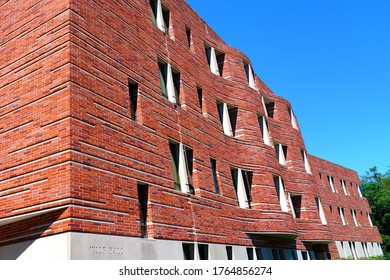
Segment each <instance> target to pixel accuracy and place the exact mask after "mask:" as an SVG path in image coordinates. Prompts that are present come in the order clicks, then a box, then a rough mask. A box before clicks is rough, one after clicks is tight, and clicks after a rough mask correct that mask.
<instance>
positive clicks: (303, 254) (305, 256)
mask: <svg viewBox="0 0 390 280" xmlns="http://www.w3.org/2000/svg"><path fill="white" fill-rule="evenodd" d="M302 259H303V260H305V261H307V260H310V256H309V253H308V252H307V251H302Z"/></svg>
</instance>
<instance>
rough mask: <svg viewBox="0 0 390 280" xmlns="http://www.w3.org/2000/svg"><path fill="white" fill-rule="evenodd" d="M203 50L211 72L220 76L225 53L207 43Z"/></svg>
mask: <svg viewBox="0 0 390 280" xmlns="http://www.w3.org/2000/svg"><path fill="white" fill-rule="evenodd" d="M205 51H206V56H207V62H208V64H209V67H210V71H211V73H213V74H215V75H218V76H221V77H222V74H223V65H224V62H225V54H224V53H222V52H220V51H217V50H215V49H214V48H213V47H209V46H207V45H205Z"/></svg>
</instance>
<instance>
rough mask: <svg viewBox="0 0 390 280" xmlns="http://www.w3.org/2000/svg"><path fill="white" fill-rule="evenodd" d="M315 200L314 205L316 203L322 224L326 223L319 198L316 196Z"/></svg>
mask: <svg viewBox="0 0 390 280" xmlns="http://www.w3.org/2000/svg"><path fill="white" fill-rule="evenodd" d="M315 200H316V205H317V211H318V213H319V215H320V219H321V223H322V224H323V225H326V224H327V223H328V222H327V221H326V217H325V212H324V208H323V207H322V204H321V199H320V198H319V197H316V198H315Z"/></svg>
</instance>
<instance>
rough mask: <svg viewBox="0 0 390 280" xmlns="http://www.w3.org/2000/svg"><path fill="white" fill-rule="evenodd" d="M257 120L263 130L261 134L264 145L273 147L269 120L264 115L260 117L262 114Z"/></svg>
mask: <svg viewBox="0 0 390 280" xmlns="http://www.w3.org/2000/svg"><path fill="white" fill-rule="evenodd" d="M257 119H258V121H259V125H260V130H261V134H262V136H263V141H264V144H266V145H268V146H272V141H271V136H270V132H269V130H268V123H267V119H266V118H265V117H264V116H263V115H260V114H259V115H258V116H257ZM259 119H260V120H259ZM260 122H261V123H260Z"/></svg>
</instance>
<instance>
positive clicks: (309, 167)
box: [0, 0, 382, 259]
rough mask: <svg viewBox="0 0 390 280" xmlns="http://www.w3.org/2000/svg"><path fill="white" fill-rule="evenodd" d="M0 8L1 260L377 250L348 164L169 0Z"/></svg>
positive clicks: (178, 1) (53, 1) (328, 254)
mask: <svg viewBox="0 0 390 280" xmlns="http://www.w3.org/2000/svg"><path fill="white" fill-rule="evenodd" d="M0 14H1V16H2V21H1V24H0V51H1V56H0V77H1V79H0V145H1V149H0V158H1V161H0V259H42V258H51V259H55V258H58V259H192V258H195V259H327V258H332V259H335V258H348V257H353V258H364V257H368V256H374V255H380V254H382V251H381V249H380V243H381V238H380V235H379V233H378V230H377V228H376V227H374V226H373V225H372V223H371V221H370V217H369V213H370V207H369V205H368V203H367V200H366V199H365V198H364V197H362V194H361V193H360V189H359V184H360V182H359V177H358V175H357V174H356V172H354V171H352V170H349V169H347V168H344V167H342V166H339V165H336V164H334V163H330V162H327V161H325V160H322V159H320V158H317V157H314V156H312V155H310V154H309V153H308V152H307V151H306V148H305V144H304V141H303V138H302V135H301V133H300V130H299V125H298V122H297V120H296V118H295V115H294V112H293V108H292V105H291V104H290V103H289V102H288V101H287V100H285V99H283V98H281V97H279V96H277V95H275V94H274V93H273V92H272V91H271V90H270V89H269V88H268V87H267V86H266V85H265V84H264V83H263V82H262V81H261V80H260V79H259V77H257V76H256V75H254V71H253V69H252V66H251V62H250V60H249V58H248V57H246V56H245V54H243V53H242V52H240V51H238V50H236V49H234V48H232V47H230V46H227V45H226V44H225V43H224V42H223V41H222V39H221V38H219V37H218V35H217V34H215V32H214V31H213V30H211V29H210V27H209V26H207V24H206V23H205V22H204V21H203V20H202V19H201V18H200V17H199V16H198V15H197V14H196V13H195V12H194V11H193V10H192V9H191V8H190V7H189V6H188V5H187V4H186V3H185V1H184V0H175V1H173V0H162V3H161V2H160V0H152V1H149V0H135V1H126V0H118V1H107V0H93V1H92V0H73V1H71V0H69V1H63V0H50V1H48V0H43V1H41V0H40V1H38V0H26V1H18V2H15V1H2V3H1V4H0Z"/></svg>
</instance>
